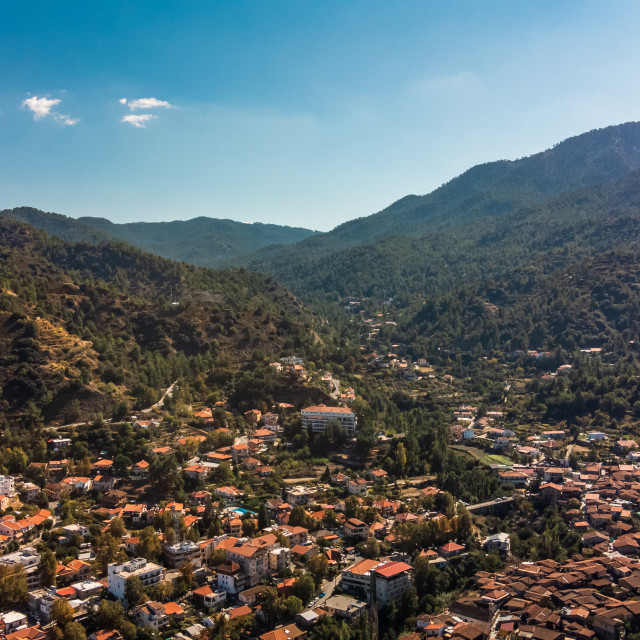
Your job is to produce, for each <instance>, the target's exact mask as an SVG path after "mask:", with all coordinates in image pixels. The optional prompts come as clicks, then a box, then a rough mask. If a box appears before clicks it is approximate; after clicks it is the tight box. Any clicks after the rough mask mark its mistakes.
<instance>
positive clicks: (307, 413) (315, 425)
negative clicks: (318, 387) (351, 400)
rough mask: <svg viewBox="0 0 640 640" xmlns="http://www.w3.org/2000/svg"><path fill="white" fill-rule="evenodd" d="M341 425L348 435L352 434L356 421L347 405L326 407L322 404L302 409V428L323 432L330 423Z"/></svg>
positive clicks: (354, 430) (356, 424) (354, 415)
mask: <svg viewBox="0 0 640 640" xmlns="http://www.w3.org/2000/svg"><path fill="white" fill-rule="evenodd" d="M332 422H334V423H337V424H339V425H341V426H342V427H343V428H344V429H345V430H346V431H347V433H348V434H349V435H354V434H355V432H356V428H357V426H358V422H357V420H356V414H355V413H354V412H353V411H351V409H348V408H347V407H326V406H325V405H323V404H320V405H317V406H314V407H307V408H306V409H303V410H302V428H303V429H305V430H307V431H312V432H313V433H325V431H326V430H327V426H328V425H329V424H330V423H332Z"/></svg>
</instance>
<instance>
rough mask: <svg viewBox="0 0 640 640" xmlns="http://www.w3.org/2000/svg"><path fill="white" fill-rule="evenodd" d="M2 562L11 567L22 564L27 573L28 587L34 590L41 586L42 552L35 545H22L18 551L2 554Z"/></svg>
mask: <svg viewBox="0 0 640 640" xmlns="http://www.w3.org/2000/svg"><path fill="white" fill-rule="evenodd" d="M0 564H3V565H5V566H9V567H15V566H17V565H19V564H21V565H22V566H23V567H24V569H25V573H26V575H27V589H29V591H33V589H37V588H38V587H39V586H40V573H39V565H40V554H39V553H38V551H37V550H36V549H35V547H22V548H21V549H19V550H18V551H14V552H12V553H7V554H5V555H3V556H0Z"/></svg>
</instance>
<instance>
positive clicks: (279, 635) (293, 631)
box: [259, 624, 307, 640]
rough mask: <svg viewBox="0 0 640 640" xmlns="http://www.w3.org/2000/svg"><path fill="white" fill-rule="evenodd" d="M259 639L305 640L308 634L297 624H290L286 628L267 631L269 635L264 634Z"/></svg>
mask: <svg viewBox="0 0 640 640" xmlns="http://www.w3.org/2000/svg"><path fill="white" fill-rule="evenodd" d="M259 637H260V640H304V639H305V638H306V637H307V632H306V631H303V630H302V629H300V628H299V627H297V626H296V625H295V624H288V625H286V626H285V627H278V628H277V629H274V630H273V631H267V633H263V634H262V635H261V636H259Z"/></svg>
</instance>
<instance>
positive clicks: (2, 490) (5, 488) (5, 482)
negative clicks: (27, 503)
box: [0, 476, 16, 498]
mask: <svg viewBox="0 0 640 640" xmlns="http://www.w3.org/2000/svg"><path fill="white" fill-rule="evenodd" d="M0 495H1V496H7V497H9V498H13V496H15V495H16V482H15V480H14V479H13V478H12V477H11V476H0Z"/></svg>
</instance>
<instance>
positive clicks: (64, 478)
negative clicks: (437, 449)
mask: <svg viewBox="0 0 640 640" xmlns="http://www.w3.org/2000/svg"><path fill="white" fill-rule="evenodd" d="M373 358H374V360H373V364H372V366H373V367H374V368H380V367H383V368H384V367H387V366H391V367H396V368H397V367H398V366H405V367H406V361H401V360H398V359H397V358H396V356H394V354H390V355H389V356H386V357H385V358H380V357H378V356H377V355H376V354H374V356H373ZM426 366H427V363H426V361H422V362H419V363H417V366H416V367H415V369H416V370H417V369H418V368H419V367H423V368H424V367H426ZM271 367H272V368H273V369H274V370H275V371H277V372H278V373H281V372H282V374H283V375H284V374H287V375H293V376H295V377H297V378H298V379H299V380H306V379H307V377H308V373H307V371H306V368H305V363H304V361H303V360H302V359H301V358H296V357H289V358H283V359H282V360H281V361H279V362H274V363H272V364H271ZM410 369H411V370H412V371H413V368H410ZM316 377H317V378H318V379H319V381H320V384H321V385H324V386H325V388H326V390H327V393H329V394H330V396H331V398H332V399H333V400H335V406H327V405H324V404H319V405H311V406H307V407H305V408H303V409H302V410H301V411H299V412H298V411H296V409H295V408H294V407H293V406H292V405H287V404H285V403H279V404H278V406H274V407H273V408H272V409H271V410H270V411H267V412H262V411H260V410H258V409H251V410H249V411H246V412H244V413H243V414H242V415H241V416H239V417H238V419H239V420H240V421H241V422H242V425H243V426H242V430H241V432H239V430H238V428H237V424H238V420H236V421H235V422H234V426H233V428H230V427H229V424H230V423H231V420H229V424H228V423H227V419H228V418H230V417H231V416H232V415H233V414H232V410H233V408H232V407H230V406H229V404H228V402H226V401H224V400H221V401H218V402H217V403H216V405H215V406H211V407H203V408H201V409H197V410H194V411H193V412H192V416H191V422H190V424H191V426H190V427H187V426H185V428H184V429H180V430H178V431H177V432H174V434H173V435H171V433H170V432H169V431H168V430H167V429H166V428H165V426H164V425H165V423H164V422H163V420H164V418H163V415H162V412H159V411H156V412H149V413H145V414H144V415H143V416H142V417H139V416H130V417H129V421H128V422H126V421H125V422H124V423H123V424H122V425H120V426H118V425H112V426H111V428H113V429H116V428H118V429H121V431H120V433H121V434H127V435H130V434H132V433H133V434H136V435H137V436H138V437H139V438H141V439H143V440H144V441H145V442H148V446H147V455H146V456H145V457H141V458H140V459H137V460H135V461H132V463H131V464H130V465H129V466H127V467H126V468H122V464H121V463H119V462H117V461H115V460H114V459H111V458H110V457H109V456H108V453H109V452H108V451H104V452H101V455H97V456H95V457H94V458H93V459H91V460H89V461H86V460H85V461H83V462H81V463H79V461H77V460H75V461H74V460H72V459H70V458H69V457H68V452H69V451H70V450H71V448H72V446H73V444H74V436H73V433H71V432H70V433H68V434H66V435H65V434H64V433H63V434H58V435H55V436H54V437H51V438H50V439H49V441H48V450H47V453H46V461H42V462H31V463H30V464H29V465H28V466H27V468H26V469H25V471H24V472H23V473H22V474H14V475H4V476H0V509H1V510H2V514H3V515H2V516H1V517H0V546H1V548H2V550H3V555H2V556H1V557H0V592H1V593H2V601H1V602H0V635H1V636H2V638H3V640H44V639H45V638H48V637H51V638H64V639H65V640H72V639H73V640H76V638H77V637H78V636H77V635H74V629H75V633H76V634H78V633H79V634H80V636H82V633H85V634H86V637H89V638H90V640H118V639H120V638H123V639H124V640H132V639H133V638H136V639H138V638H140V639H147V638H152V637H155V636H154V635H153V634H161V636H162V637H177V638H180V639H181V640H189V639H190V640H195V639H197V638H201V637H204V636H203V634H206V632H207V630H208V629H209V630H210V629H212V628H219V627H220V625H222V626H223V628H224V629H226V630H227V631H226V633H231V632H232V631H233V632H234V633H236V634H239V637H247V638H260V639H261V640H284V639H285V638H305V637H310V638H313V637H314V635H313V634H314V629H316V628H319V627H318V625H323V624H325V623H324V622H323V620H331V622H332V624H336V623H337V622H340V621H344V622H346V623H347V624H350V625H354V624H363V625H367V629H368V632H367V633H369V635H370V637H377V634H378V633H379V626H380V625H384V624H389V621H393V620H395V624H398V620H400V618H401V617H402V616H405V618H406V619H403V620H401V621H400V623H399V624H400V626H401V627H402V625H404V624H405V623H406V621H407V620H408V621H409V622H410V626H411V628H410V629H407V628H406V626H405V628H404V632H403V633H402V634H400V637H401V638H403V640H414V639H417V638H428V637H443V638H451V639H460V640H487V639H489V638H498V637H500V638H518V637H522V638H527V639H529V638H534V639H536V640H564V639H575V640H590V639H591V638H594V637H598V638H600V639H602V640H620V639H621V638H623V637H625V634H629V633H633V632H634V630H635V629H636V628H638V625H639V624H640V602H639V601H636V600H635V599H634V598H635V597H636V596H637V595H638V593H639V590H640V560H639V558H638V556H639V555H640V528H639V527H638V518H637V511H638V508H639V505H640V463H639V458H640V448H639V447H638V444H637V442H636V441H635V440H633V439H629V438H620V439H611V438H610V436H609V435H608V434H607V433H605V432H600V431H592V432H588V433H586V434H580V436H579V437H578V438H574V437H573V436H572V435H571V434H570V433H569V432H568V430H563V429H556V430H544V431H540V432H539V433H536V434H533V435H526V436H525V435H517V434H516V432H515V431H514V430H512V429H509V428H507V427H506V426H505V425H504V415H503V412H501V411H497V410H493V411H492V410H489V411H479V409H478V407H476V406H472V405H459V406H456V407H455V408H454V409H453V410H452V413H451V425H450V428H449V429H450V433H449V440H450V446H451V448H452V449H453V450H454V451H456V452H459V453H461V454H462V453H463V452H464V454H471V455H475V456H476V457H478V459H481V460H482V463H483V464H484V465H485V466H486V467H487V468H488V469H489V470H490V473H491V474H492V476H493V478H494V481H495V485H496V487H497V489H496V491H494V492H493V495H492V497H491V499H489V500H485V501H483V502H478V503H474V504H467V503H464V502H462V500H461V499H460V498H459V496H456V495H453V494H452V493H451V492H450V491H447V490H446V489H444V488H442V487H439V486H436V483H435V476H421V477H415V478H402V477H400V476H401V474H399V473H398V472H397V465H396V462H394V464H393V465H389V464H387V465H386V468H384V466H385V465H380V464H379V462H380V461H379V459H377V458H376V456H375V446H374V451H373V453H372V454H370V455H369V456H368V457H367V458H365V460H364V462H362V463H360V464H350V460H351V461H353V460H352V459H351V458H350V456H348V455H342V456H340V455H334V456H332V458H331V460H332V462H331V464H327V465H326V466H325V468H318V469H314V468H313V467H311V468H310V467H307V468H306V471H307V473H313V475H311V476H307V477H298V476H296V475H295V474H289V475H290V476H291V477H284V476H286V475H287V473H286V472H285V471H284V468H283V466H282V464H279V460H280V461H281V458H279V457H278V456H279V455H281V453H280V452H282V451H287V450H290V449H291V448H292V447H294V445H293V443H292V442H291V441H288V440H287V437H286V429H285V428H284V427H285V424H290V423H291V421H292V420H293V421H298V422H299V424H300V427H301V434H304V439H306V438H308V437H319V436H321V437H327V435H328V434H330V433H333V434H334V436H335V434H342V435H340V437H341V438H342V440H340V442H343V443H344V448H345V451H346V450H347V449H348V446H349V442H350V441H351V440H353V442H355V441H356V436H357V435H358V433H359V428H360V427H359V424H358V419H357V415H356V413H355V411H354V410H353V409H352V408H351V405H352V404H353V403H354V401H355V400H356V391H355V390H354V389H353V388H347V389H345V390H344V391H341V390H340V383H339V380H337V379H335V378H334V377H333V376H332V375H331V374H330V373H328V372H324V373H321V374H319V375H317V376H316ZM193 425H197V426H195V427H194V426H193ZM336 437H337V436H336ZM397 438H398V435H397V434H395V435H394V434H392V433H389V434H385V433H382V432H380V433H378V434H377V441H378V445H377V446H381V444H380V443H388V442H395V440H397ZM385 446H389V445H388V444H387V445H385ZM294 448H295V447H294ZM400 450H401V449H400V448H399V447H397V448H396V449H395V451H396V455H397V456H398V455H404V454H400V453H399V451H400ZM402 451H404V445H402ZM102 454H104V455H102ZM309 469H311V470H309ZM174 475H175V477H176V478H175V482H173V480H172V482H171V483H169V484H167V482H168V481H169V480H170V479H172V478H173V476H174ZM276 480H277V482H276ZM176 486H179V487H180V491H181V494H180V495H181V498H180V500H178V499H175V497H174V496H175V495H176V493H175V492H176ZM163 487H164V488H163ZM163 491H164V492H165V495H164V497H163ZM549 510H551V511H553V514H554V515H553V517H554V518H556V520H557V523H560V524H561V528H562V531H563V533H562V535H563V536H564V539H566V540H569V539H570V540H572V541H574V542H575V543H574V547H573V550H574V551H575V553H572V555H571V556H570V557H569V556H568V555H567V554H566V553H565V552H566V550H565V549H558V547H561V546H562V543H561V541H560V538H559V536H560V534H559V532H558V530H552V529H550V528H548V529H545V531H544V533H543V534H542V536H541V537H542V538H545V536H546V537H548V538H549V540H548V544H549V547H550V549H551V551H549V553H547V556H546V557H545V559H540V560H537V561H535V560H529V561H522V560H519V559H518V557H519V556H518V554H519V553H520V551H519V549H514V546H515V544H516V543H515V541H514V539H513V535H514V534H510V533H509V525H508V523H509V521H510V518H514V517H519V518H521V519H522V518H527V517H528V516H529V514H531V513H532V512H534V511H535V512H538V513H544V514H547V513H548V512H549ZM557 523H556V525H555V526H556V529H558V528H559V524H557ZM549 531H551V533H549ZM553 531H555V533H553ZM554 536H555V538H554ZM571 536H573V537H571ZM545 540H546V538H545ZM517 544H518V545H521V544H522V543H521V541H518V543H517ZM563 553H564V554H565V555H566V556H567V557H564V556H563ZM554 554H555V555H556V556H557V557H558V558H559V559H551V557H553V556H554ZM478 558H485V559H486V562H485V560H483V561H482V562H483V563H485V564H486V566H485V564H483V566H480V567H478V566H476V565H477V564H478V562H479V561H478ZM474 563H475V564H474ZM463 569H464V571H466V572H467V573H468V572H469V571H471V573H470V574H469V576H468V580H467V582H466V584H467V585H468V588H467V589H465V590H464V591H463V592H461V593H459V594H455V595H454V597H453V598H451V599H450V600H448V601H447V602H446V603H445V606H444V607H440V606H438V605H434V606H429V607H428V608H429V609H430V610H428V611H427V610H420V607H419V606H418V604H417V603H418V602H426V600H425V597H426V598H427V600H428V599H429V595H430V594H432V595H433V596H435V595H437V594H436V587H435V586H434V585H435V584H436V582H437V580H438V579H439V578H438V576H441V575H445V574H446V575H450V574H455V575H457V574H456V572H460V571H462V570H463ZM489 569H491V570H489ZM447 572H449V573H447ZM418 598H420V600H418ZM439 609H441V610H439ZM374 612H376V613H375V615H374ZM393 616H396V618H395V619H394V618H393ZM398 616H399V617H398ZM74 625H76V626H74ZM80 631H81V632H80ZM145 634H147V635H145ZM149 634H151V635H149ZM158 637H160V636H158Z"/></svg>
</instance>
